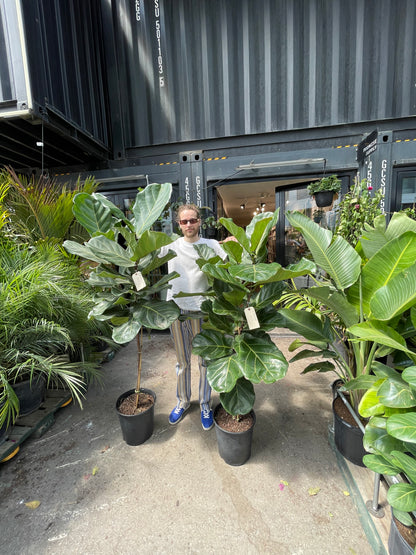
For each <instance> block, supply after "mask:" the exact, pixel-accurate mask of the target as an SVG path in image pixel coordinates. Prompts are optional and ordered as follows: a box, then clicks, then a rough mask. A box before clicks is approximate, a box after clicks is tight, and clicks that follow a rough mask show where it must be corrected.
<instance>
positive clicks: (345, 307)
mask: <svg viewBox="0 0 416 555" xmlns="http://www.w3.org/2000/svg"><path fill="white" fill-rule="evenodd" d="M306 291H307V295H309V296H311V297H312V298H314V299H317V300H318V301H321V302H322V303H323V304H324V305H325V307H327V308H328V309H329V310H330V311H331V312H334V313H335V314H336V315H337V316H338V317H339V319H340V320H341V321H342V323H343V324H344V325H345V327H347V328H348V327H350V326H352V325H353V324H357V323H358V322H359V312H358V310H357V307H355V306H354V305H353V304H351V303H350V302H349V301H348V299H347V297H346V296H345V295H344V293H342V292H338V291H336V290H334V289H333V288H330V287H326V286H324V287H310V288H308V289H307V290H306Z"/></svg>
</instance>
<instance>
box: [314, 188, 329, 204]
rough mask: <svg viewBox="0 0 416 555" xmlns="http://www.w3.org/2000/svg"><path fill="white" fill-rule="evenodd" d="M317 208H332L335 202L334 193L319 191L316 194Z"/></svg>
mask: <svg viewBox="0 0 416 555" xmlns="http://www.w3.org/2000/svg"><path fill="white" fill-rule="evenodd" d="M314 197H315V202H316V206H318V207H319V208H323V207H324V206H331V204H332V202H333V200H334V192H333V191H319V192H318V193H315V194H314Z"/></svg>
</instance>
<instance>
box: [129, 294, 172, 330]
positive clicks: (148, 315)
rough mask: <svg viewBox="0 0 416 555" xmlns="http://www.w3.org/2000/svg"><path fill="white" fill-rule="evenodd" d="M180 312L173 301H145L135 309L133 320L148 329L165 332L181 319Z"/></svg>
mask: <svg viewBox="0 0 416 555" xmlns="http://www.w3.org/2000/svg"><path fill="white" fill-rule="evenodd" d="M179 314H180V310H179V307H178V305H177V304H176V303H174V302H173V301H159V300H157V299H148V300H144V301H143V302H142V303H141V304H140V306H138V307H137V308H136V307H133V318H134V320H135V321H137V322H140V323H141V325H143V326H144V327H146V328H150V329H154V330H165V329H166V328H168V327H169V326H170V325H171V324H173V322H174V321H175V320H176V319H177V318H178V317H179Z"/></svg>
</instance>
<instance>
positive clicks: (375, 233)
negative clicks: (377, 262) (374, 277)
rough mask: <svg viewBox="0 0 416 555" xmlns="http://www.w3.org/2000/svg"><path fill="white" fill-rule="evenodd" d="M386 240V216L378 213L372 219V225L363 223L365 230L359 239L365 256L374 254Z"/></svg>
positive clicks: (368, 256) (369, 256)
mask: <svg viewBox="0 0 416 555" xmlns="http://www.w3.org/2000/svg"><path fill="white" fill-rule="evenodd" d="M387 242H388V239H387V236H386V216H385V214H380V215H379V216H377V217H376V219H375V220H374V227H371V226H370V225H368V224H365V231H364V232H363V235H362V237H361V239H360V243H361V247H362V249H363V252H364V256H365V258H367V259H369V258H371V257H372V256H374V255H375V253H376V252H377V251H378V250H380V249H381V248H382V247H384V245H385V244H386V243H387Z"/></svg>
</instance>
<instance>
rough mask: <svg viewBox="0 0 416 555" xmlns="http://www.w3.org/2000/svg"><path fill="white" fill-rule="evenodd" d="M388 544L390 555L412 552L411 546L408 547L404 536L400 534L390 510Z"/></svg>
mask: <svg viewBox="0 0 416 555" xmlns="http://www.w3.org/2000/svg"><path fill="white" fill-rule="evenodd" d="M406 528H407V527H406ZM388 546H389V554H390V555H413V553H414V550H413V548H412V547H410V545H409V544H408V543H407V541H406V540H405V539H404V537H403V536H402V535H401V534H400V531H399V529H398V527H397V524H396V522H395V520H394V517H393V511H392V512H391V524H390V533H389V543H388Z"/></svg>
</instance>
